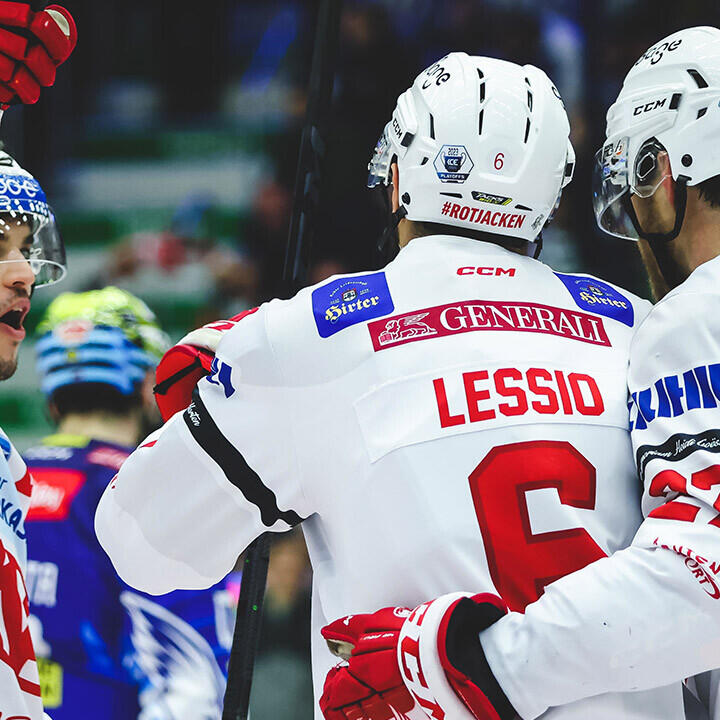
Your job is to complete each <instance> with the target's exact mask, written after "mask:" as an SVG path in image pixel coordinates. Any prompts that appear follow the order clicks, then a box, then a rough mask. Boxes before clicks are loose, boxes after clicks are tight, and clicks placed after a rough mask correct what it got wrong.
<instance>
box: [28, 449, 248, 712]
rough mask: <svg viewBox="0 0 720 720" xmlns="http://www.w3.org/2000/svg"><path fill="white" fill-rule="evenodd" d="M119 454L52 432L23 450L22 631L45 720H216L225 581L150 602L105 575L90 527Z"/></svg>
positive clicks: (228, 616)
mask: <svg viewBox="0 0 720 720" xmlns="http://www.w3.org/2000/svg"><path fill="white" fill-rule="evenodd" d="M130 452H131V448H126V447H122V446H119V445H114V444H111V443H107V442H100V441H96V440H92V439H89V438H86V437H78V436H69V435H54V436H50V437H48V438H46V439H45V440H44V441H43V443H42V444H41V445H39V446H37V447H34V448H31V449H30V450H28V451H27V453H25V459H26V462H27V464H28V466H29V468H30V471H31V473H32V475H33V478H34V487H33V495H32V501H31V506H30V511H29V514H28V518H27V523H28V533H27V534H28V558H29V560H28V573H27V587H28V595H29V598H30V612H31V618H30V623H31V631H32V634H33V640H34V644H35V650H36V654H37V657H38V665H39V669H40V684H41V687H42V694H43V700H44V703H45V708H46V710H48V711H49V712H50V714H51V715H52V717H53V720H70V719H71V718H72V720H84V719H85V718H88V720H89V719H90V718H93V719H94V718H103V720H134V719H135V718H138V719H139V720H218V719H219V718H220V715H221V711H222V698H223V693H224V690H225V672H226V667H227V659H228V654H229V648H230V645H231V642H232V631H233V622H234V605H235V600H236V587H235V586H234V585H233V580H232V579H226V580H225V581H223V582H221V583H219V584H217V585H215V586H213V587H212V588H210V589H208V590H203V591H177V592H173V593H170V594H168V595H164V596H161V597H154V596H150V595H144V594H142V593H138V592H137V591H135V590H133V589H131V588H129V587H128V586H127V585H125V584H124V583H123V582H122V581H121V580H120V579H119V578H118V577H117V575H116V573H115V571H114V569H113V567H112V565H111V563H110V561H109V559H108V557H107V555H105V553H104V552H103V551H102V549H101V548H100V546H99V544H98V542H97V540H96V538H95V532H94V529H93V522H94V515H95V508H96V506H97V503H98V500H99V499H100V496H101V495H102V492H103V490H104V489H105V486H106V485H107V484H108V483H109V482H110V480H111V479H112V477H113V476H114V475H115V473H116V472H117V470H118V469H119V467H120V465H121V464H122V462H123V461H124V460H125V458H126V457H127V456H128V454H129V453H130Z"/></svg>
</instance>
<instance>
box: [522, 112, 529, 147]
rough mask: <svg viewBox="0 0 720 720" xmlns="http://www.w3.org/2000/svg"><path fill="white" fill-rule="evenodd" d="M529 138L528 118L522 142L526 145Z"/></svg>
mask: <svg viewBox="0 0 720 720" xmlns="http://www.w3.org/2000/svg"><path fill="white" fill-rule="evenodd" d="M529 137H530V118H528V119H527V122H526V123H525V140H524V141H523V142H526V143H527V141H528V138H529Z"/></svg>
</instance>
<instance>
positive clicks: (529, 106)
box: [528, 90, 533, 112]
mask: <svg viewBox="0 0 720 720" xmlns="http://www.w3.org/2000/svg"><path fill="white" fill-rule="evenodd" d="M528 108H529V110H530V112H532V109H533V94H532V93H531V92H530V91H529V90H528Z"/></svg>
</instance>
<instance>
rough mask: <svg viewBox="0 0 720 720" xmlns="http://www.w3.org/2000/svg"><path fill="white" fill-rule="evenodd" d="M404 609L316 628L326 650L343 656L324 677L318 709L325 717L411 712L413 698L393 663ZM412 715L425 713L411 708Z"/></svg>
mask: <svg viewBox="0 0 720 720" xmlns="http://www.w3.org/2000/svg"><path fill="white" fill-rule="evenodd" d="M410 612H411V611H410V610H409V609H408V608H399V607H389V608H384V609H382V610H378V611H377V612H376V613H372V614H369V615H349V616H347V617H344V618H340V620H336V621H335V622H333V623H330V624H329V625H327V626H326V627H324V628H323V629H322V635H323V637H324V638H325V641H326V642H327V644H328V647H329V648H330V651H331V652H332V653H333V654H335V655H337V656H338V657H341V658H343V659H345V660H349V662H348V664H347V665H338V666H337V667H336V668H333V669H332V670H331V671H330V672H329V673H328V676H327V679H326V680H325V688H324V691H323V694H322V697H321V698H320V709H321V710H322V712H323V715H324V716H325V718H326V720H360V719H361V718H365V719H366V720H393V718H396V717H397V715H396V714H393V711H392V709H391V707H392V708H394V709H395V710H396V711H397V712H398V713H401V714H402V715H405V716H407V715H408V713H411V712H413V708H414V707H415V701H414V700H413V698H412V696H411V695H410V693H409V692H408V691H407V689H406V687H405V684H404V683H403V679H402V676H401V675H400V669H399V668H398V663H397V645H398V638H399V637H400V629H401V628H402V625H403V623H404V622H405V620H406V619H407V617H408V615H410ZM351 653H352V655H351ZM413 717H415V718H427V715H426V714H425V713H423V712H422V710H420V711H419V712H418V711H417V710H416V711H415V715H414V716H413Z"/></svg>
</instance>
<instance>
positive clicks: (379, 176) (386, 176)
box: [367, 123, 392, 188]
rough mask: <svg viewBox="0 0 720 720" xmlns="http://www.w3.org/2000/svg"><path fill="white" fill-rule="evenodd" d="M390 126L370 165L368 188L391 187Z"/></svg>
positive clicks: (381, 138) (386, 129) (379, 143)
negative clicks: (381, 185)
mask: <svg viewBox="0 0 720 720" xmlns="http://www.w3.org/2000/svg"><path fill="white" fill-rule="evenodd" d="M388 127H389V123H388V125H386V126H385V129H384V130H383V134H382V135H381V137H380V139H379V140H378V141H377V145H376V146H375V152H374V153H373V156H372V159H371V160H370V162H369V163H368V181H367V186H368V187H369V188H374V187H377V186H378V185H380V184H381V183H382V184H383V185H390V182H391V165H392V147H391V145H390V141H389V140H388V134H387V133H388Z"/></svg>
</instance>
